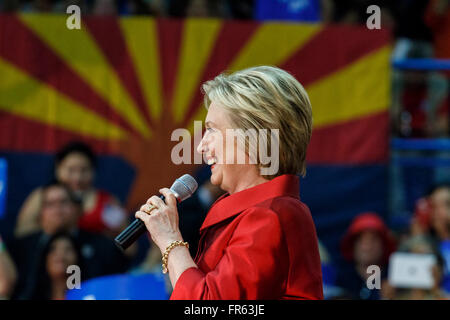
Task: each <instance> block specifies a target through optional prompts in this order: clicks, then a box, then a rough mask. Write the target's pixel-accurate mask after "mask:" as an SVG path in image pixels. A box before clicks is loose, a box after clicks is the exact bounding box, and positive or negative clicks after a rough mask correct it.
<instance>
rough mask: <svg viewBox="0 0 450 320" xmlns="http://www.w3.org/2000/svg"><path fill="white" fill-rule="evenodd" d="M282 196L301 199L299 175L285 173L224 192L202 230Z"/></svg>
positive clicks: (207, 216)
mask: <svg viewBox="0 0 450 320" xmlns="http://www.w3.org/2000/svg"><path fill="white" fill-rule="evenodd" d="M280 196H288V197H293V198H297V199H300V186H299V177H298V176H296V175H291V174H284V175H281V176H278V177H276V178H274V179H272V180H270V181H268V182H265V183H261V184H259V185H256V186H254V187H251V188H248V189H245V190H242V191H240V192H236V193H234V194H232V195H230V194H228V193H226V194H224V195H223V196H221V197H220V198H219V199H217V200H216V202H214V204H213V205H212V206H211V209H210V210H209V212H208V214H207V215H206V218H205V221H204V222H203V225H202V227H201V228H200V231H202V230H203V229H205V228H208V227H210V226H212V225H214V224H216V223H219V222H221V221H224V220H226V219H228V218H230V217H232V216H234V215H236V214H238V213H240V212H242V211H244V210H245V209H247V208H250V207H252V206H254V205H256V204H258V203H260V202H263V201H265V200H268V199H272V198H276V197H280Z"/></svg>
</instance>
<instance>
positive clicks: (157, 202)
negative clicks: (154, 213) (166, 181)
mask: <svg viewBox="0 0 450 320" xmlns="http://www.w3.org/2000/svg"><path fill="white" fill-rule="evenodd" d="M147 204H150V205H154V206H155V207H156V208H163V207H164V206H165V205H166V203H165V202H164V201H163V200H162V199H161V198H160V197H158V196H152V197H151V198H150V199H148V200H147Z"/></svg>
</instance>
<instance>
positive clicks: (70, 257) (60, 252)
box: [46, 238, 78, 279]
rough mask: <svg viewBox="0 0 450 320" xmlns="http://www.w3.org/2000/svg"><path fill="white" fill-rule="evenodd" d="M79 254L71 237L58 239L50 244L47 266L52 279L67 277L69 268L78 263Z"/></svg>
mask: <svg viewBox="0 0 450 320" xmlns="http://www.w3.org/2000/svg"><path fill="white" fill-rule="evenodd" d="M77 262H78V261H77V254H76V251H75V249H74V247H73V246H72V243H71V242H70V241H69V239H66V238H59V239H56V240H55V241H54V242H53V243H52V244H51V246H50V250H49V253H48V255H47V261H46V267H47V272H48V274H49V276H50V278H51V279H55V278H65V277H66V276H67V268H68V267H69V266H70V265H74V264H77Z"/></svg>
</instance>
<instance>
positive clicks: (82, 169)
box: [56, 152, 94, 192]
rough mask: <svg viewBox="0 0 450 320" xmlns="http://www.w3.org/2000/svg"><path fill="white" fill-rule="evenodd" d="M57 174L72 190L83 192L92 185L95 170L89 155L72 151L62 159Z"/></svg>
mask: <svg viewBox="0 0 450 320" xmlns="http://www.w3.org/2000/svg"><path fill="white" fill-rule="evenodd" d="M56 175H57V178H58V180H59V181H61V182H62V183H65V184H67V185H68V186H69V188H70V189H71V190H72V191H75V192H82V191H86V190H87V189H89V188H90V187H91V186H92V181H93V177H94V172H93V168H92V165H91V162H90V161H89V159H88V157H86V156H85V155H84V154H82V153H79V152H72V153H70V154H69V155H67V156H66V157H65V158H64V159H63V160H62V161H61V163H60V164H59V166H58V168H57V170H56Z"/></svg>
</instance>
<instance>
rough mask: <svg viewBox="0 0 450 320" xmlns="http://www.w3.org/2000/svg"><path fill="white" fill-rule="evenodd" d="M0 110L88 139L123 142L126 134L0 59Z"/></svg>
mask: <svg viewBox="0 0 450 320" xmlns="http://www.w3.org/2000/svg"><path fill="white" fill-rule="evenodd" d="M0 74H1V75H2V76H1V77H0V109H1V110H4V111H7V112H10V113H12V114H15V115H18V116H23V117H25V118H29V119H32V120H35V121H39V122H42V123H44V124H47V125H54V126H56V127H59V128H61V129H64V130H67V131H71V132H73V133H77V134H81V135H84V136H88V137H93V138H99V139H107V140H111V139H123V138H125V137H126V135H127V134H126V132H125V131H123V130H122V129H121V128H119V127H117V126H116V125H115V124H113V123H110V122H108V120H106V119H103V118H102V117H99V116H98V115H96V114H94V113H92V112H91V111H89V110H86V109H85V108H84V107H83V106H80V105H78V104H77V103H75V102H73V101H71V100H70V99H68V98H67V97H65V96H64V95H63V94H61V93H59V92H58V91H56V90H54V89H53V88H51V87H49V86H47V85H46V84H44V83H42V82H40V81H38V80H36V79H34V78H31V77H30V76H28V75H27V74H25V73H23V72H22V71H20V70H19V69H17V68H16V67H14V66H12V65H11V64H9V63H8V62H6V61H4V60H2V59H0Z"/></svg>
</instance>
